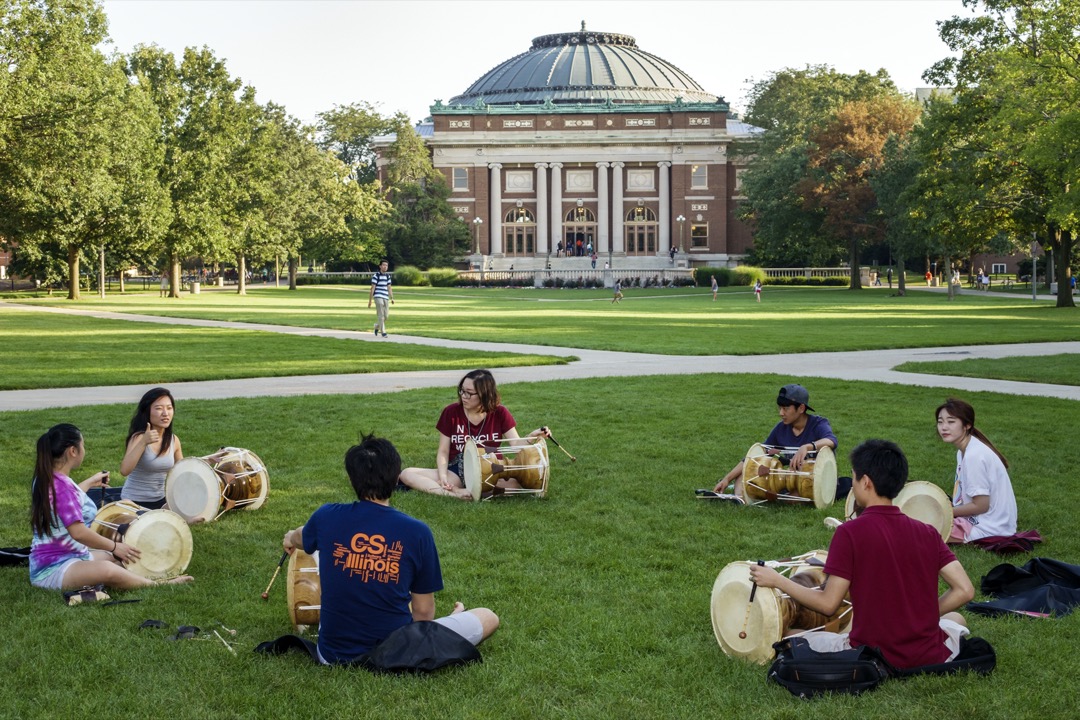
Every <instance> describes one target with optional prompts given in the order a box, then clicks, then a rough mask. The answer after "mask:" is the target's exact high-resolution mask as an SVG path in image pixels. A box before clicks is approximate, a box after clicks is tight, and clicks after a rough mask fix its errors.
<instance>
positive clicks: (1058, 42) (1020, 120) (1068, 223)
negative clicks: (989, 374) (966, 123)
mask: <svg viewBox="0 0 1080 720" xmlns="http://www.w3.org/2000/svg"><path fill="white" fill-rule="evenodd" d="M964 5H965V7H967V8H969V9H971V10H972V11H978V14H973V16H971V17H954V18H952V19H950V20H948V21H946V22H944V23H942V24H941V31H940V32H941V37H942V39H943V40H944V41H945V42H946V44H948V46H949V48H950V50H952V51H953V52H956V53H958V55H957V56H956V57H950V58H946V59H945V60H942V61H940V62H938V63H936V64H935V65H934V67H933V68H931V69H930V70H929V71H928V72H927V73H926V75H925V77H926V78H927V79H928V80H929V81H931V82H935V83H937V84H939V85H948V86H952V87H954V88H955V94H956V99H957V104H958V105H961V106H963V105H976V104H979V105H981V106H982V107H984V108H986V113H985V116H984V117H983V118H981V121H980V122H978V123H975V124H973V125H972V126H971V127H970V133H971V135H972V136H973V137H977V138H978V142H979V144H980V145H981V146H982V147H983V148H985V152H986V154H985V162H986V163H987V165H988V166H990V167H991V168H992V169H993V172H994V173H995V174H996V176H997V177H1000V178H1003V179H1005V180H1006V181H1005V182H1003V183H1002V184H1001V185H1000V186H998V187H994V188H992V189H991V190H990V193H989V195H990V198H991V200H992V202H993V203H994V204H995V205H997V206H999V207H1001V208H1003V209H1005V210H1007V212H1008V214H1009V217H1010V220H1011V230H1012V231H1013V233H1014V234H1015V236H1016V237H1017V238H1018V239H1019V238H1020V237H1023V236H1026V235H1027V234H1028V233H1030V232H1040V231H1041V237H1042V243H1043V246H1044V247H1046V248H1048V249H1049V250H1050V251H1051V252H1053V254H1054V257H1055V260H1056V262H1057V267H1058V284H1059V287H1062V288H1064V287H1067V283H1066V282H1065V281H1066V277H1067V275H1066V273H1067V268H1068V266H1069V265H1070V264H1071V262H1072V254H1073V250H1074V244H1075V235H1076V232H1077V227H1078V226H1077V220H1078V219H1080V197H1078V196H1077V193H1075V192H1072V188H1073V186H1074V185H1076V184H1077V182H1078V181H1080V145H1078V144H1077V143H1076V142H1075V137H1076V136H1075V134H1073V133H1075V130H1076V127H1077V120H1076V113H1077V110H1076V108H1077V107H1080V38H1078V36H1077V34H1076V28H1077V27H1080V0H964ZM1077 187H1080V185H1077ZM1057 305H1058V307H1074V306H1075V303H1074V301H1073V298H1072V295H1071V294H1069V293H1067V292H1059V293H1058V296H1057Z"/></svg>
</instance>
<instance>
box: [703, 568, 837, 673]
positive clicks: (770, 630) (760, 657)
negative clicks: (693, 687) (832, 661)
mask: <svg viewBox="0 0 1080 720" xmlns="http://www.w3.org/2000/svg"><path fill="white" fill-rule="evenodd" d="M827 557H828V555H827V553H826V552H825V551H824V550H812V551H810V552H808V553H804V554H802V555H797V556H795V557H793V558H788V559H785V560H769V561H766V563H765V564H766V565H768V566H770V567H773V568H776V570H777V571H778V572H780V573H781V574H784V575H787V576H788V577H789V578H791V579H792V580H793V581H794V582H797V583H799V584H800V585H805V586H806V587H818V586H820V585H821V584H822V583H823V582H825V572H824V568H825V560H826V558H827ZM752 565H754V563H753V562H751V561H740V562H733V563H729V564H728V565H727V566H726V567H724V569H723V570H721V571H720V574H719V575H718V576H717V577H716V582H715V583H714V584H713V590H712V606H711V611H712V626H713V633H714V634H715V635H716V640H717V642H719V643H720V647H721V649H723V651H724V653H725V654H727V655H730V656H731V657H737V658H742V659H744V660H750V661H751V662H757V663H765V662H768V661H769V660H771V659H772V658H773V655H774V654H775V653H774V651H773V643H776V642H780V640H782V639H784V638H785V637H789V636H791V635H797V634H799V633H802V632H807V631H810V630H824V631H827V632H847V630H848V628H849V627H851V619H852V608H851V603H850V602H848V601H847V600H845V601H844V602H843V603H842V604H841V606H840V609H839V610H837V612H836V613H835V614H834V615H833V616H831V617H827V616H825V615H822V614H821V613H817V612H815V611H813V610H810V609H809V608H805V607H803V606H801V605H799V604H798V603H797V602H795V601H794V600H793V599H792V598H791V597H789V596H788V595H786V594H785V593H782V592H780V591H779V590H777V589H775V588H763V587H759V588H757V590H756V592H754V593H753V595H754V601H753V602H752V603H751V602H750V595H751V591H752V590H753V589H754V584H753V583H752V582H751V581H750V566H752Z"/></svg>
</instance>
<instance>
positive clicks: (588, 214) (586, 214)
mask: <svg viewBox="0 0 1080 720" xmlns="http://www.w3.org/2000/svg"><path fill="white" fill-rule="evenodd" d="M566 222H568V223H594V222H596V216H595V215H593V211H592V210H590V209H589V208H587V207H576V208H573V209H572V210H570V212H568V213H566Z"/></svg>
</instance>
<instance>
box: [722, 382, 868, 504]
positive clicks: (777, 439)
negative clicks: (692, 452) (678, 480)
mask: <svg viewBox="0 0 1080 720" xmlns="http://www.w3.org/2000/svg"><path fill="white" fill-rule="evenodd" d="M809 403H810V393H809V392H808V391H807V390H806V388H804V387H803V386H802V385H785V386H784V387H782V388H780V393H779V394H778V395H777V397H776V407H777V409H778V411H779V413H780V422H778V423H776V426H775V427H773V429H772V432H770V433H769V437H767V438H765V445H767V446H772V447H785V448H798V449H797V450H796V452H795V454H794V455H793V456H792V457H791V459H790V461H789V466H790V467H791V469H792V470H799V469H800V468H802V465H803V462H805V461H806V458H807V456H808V455H809V454H810V453H811V452H817V451H818V450H821V448H826V447H827V448H832V449H833V450H834V451H835V450H836V447H837V441H836V435H834V434H833V431H832V425H830V424H829V421H828V420H827V419H825V418H824V417H822V416H821V415H809V414H807V410H810V411H812V410H813V409H814V408H812V407H810V405H809ZM744 464H745V460H740V461H739V463H738V465H736V466H735V467H733V468H732V469H731V471H730V472H729V473H728V474H727V475H725V476H724V477H723V478H722V479H721V480H720V481H719V482H718V483H716V487H714V488H713V492H717V493H722V492H725V491H726V490H727V488H728V486H729V485H731V484H732V483H735V485H734V494H735V496H736V497H741V496H742V476H743V465H744ZM845 495H847V488H846V487H837V490H836V496H837V497H844V496H845Z"/></svg>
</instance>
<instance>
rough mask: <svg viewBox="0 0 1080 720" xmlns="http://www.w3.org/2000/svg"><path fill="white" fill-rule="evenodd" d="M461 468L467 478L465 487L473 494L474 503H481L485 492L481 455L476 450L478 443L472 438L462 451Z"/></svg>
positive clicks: (468, 439)
mask: <svg viewBox="0 0 1080 720" xmlns="http://www.w3.org/2000/svg"><path fill="white" fill-rule="evenodd" d="M461 452H462V458H461V468H462V470H461V471H462V472H463V473H465V477H463V478H461V479H462V480H464V481H465V487H467V488H468V489H469V492H470V493H472V499H473V501H474V502H480V493H481V491H482V490H483V479H482V478H481V477H480V453H479V452H478V451H477V449H476V442H475V441H474V440H473V439H472V438H471V437H469V438H465V448H464V449H463V450H462V451H461Z"/></svg>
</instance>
